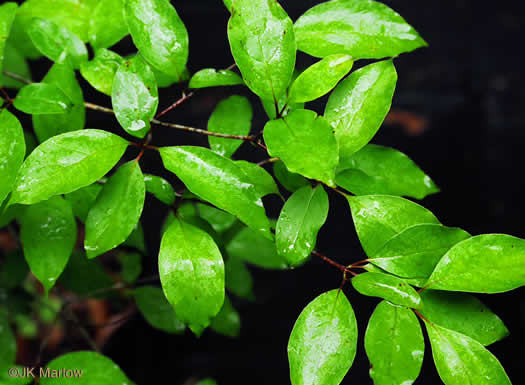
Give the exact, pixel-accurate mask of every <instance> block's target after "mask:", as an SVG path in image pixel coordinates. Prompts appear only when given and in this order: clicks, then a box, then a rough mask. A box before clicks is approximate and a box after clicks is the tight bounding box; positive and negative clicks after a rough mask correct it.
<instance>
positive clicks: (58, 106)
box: [13, 83, 73, 114]
mask: <svg viewBox="0 0 525 385" xmlns="http://www.w3.org/2000/svg"><path fill="white" fill-rule="evenodd" d="M13 104H14V106H15V107H16V108H17V109H18V110H20V111H22V112H25V113H26V114H65V113H66V112H67V111H68V110H70V109H71V107H72V106H73V104H72V102H71V99H69V98H68V97H67V95H66V94H65V93H64V92H63V91H62V90H61V89H60V88H59V87H58V86H56V85H55V84H47V83H33V84H28V85H27V86H24V87H23V88H22V89H21V90H20V92H19V93H18V95H17V96H16V98H15V102H14V103H13Z"/></svg>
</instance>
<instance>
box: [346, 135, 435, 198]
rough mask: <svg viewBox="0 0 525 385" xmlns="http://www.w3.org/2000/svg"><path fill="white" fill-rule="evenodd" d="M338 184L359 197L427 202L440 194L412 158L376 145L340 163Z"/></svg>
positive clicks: (371, 145)
mask: <svg viewBox="0 0 525 385" xmlns="http://www.w3.org/2000/svg"><path fill="white" fill-rule="evenodd" d="M336 183H337V185H338V186H341V187H343V188H345V189H346V190H348V191H350V192H352V193H353V194H355V195H368V194H387V195H399V196H408V197H413V198H416V199H423V198H424V197H426V196H427V195H429V194H434V193H437V192H439V188H438V187H437V186H436V185H435V184H434V182H433V181H432V179H430V177H429V176H428V175H426V174H425V173H424V172H423V171H421V169H420V168H419V167H418V166H417V165H416V164H415V163H414V162H413V161H412V160H411V159H410V158H409V157H408V156H406V155H405V154H403V153H402V152H400V151H397V150H394V149H393V148H389V147H383V146H377V145H374V144H368V145H366V146H365V147H363V148H362V149H361V150H359V151H357V152H356V153H354V154H353V155H351V156H349V157H347V158H345V159H342V160H341V162H339V166H338V167H337V175H336Z"/></svg>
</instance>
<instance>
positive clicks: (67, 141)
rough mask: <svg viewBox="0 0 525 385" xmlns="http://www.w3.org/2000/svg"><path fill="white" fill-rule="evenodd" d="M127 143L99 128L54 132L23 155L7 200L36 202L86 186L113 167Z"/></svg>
mask: <svg viewBox="0 0 525 385" xmlns="http://www.w3.org/2000/svg"><path fill="white" fill-rule="evenodd" d="M127 146H128V142H127V141H126V140H124V139H122V138H121V137H119V136H117V135H114V134H111V133H109V132H106V131H102V130H94V129H89V130H81V131H74V132H68V133H65V134H61V135H57V136H55V137H53V138H51V139H49V140H47V141H46V142H44V143H42V144H41V145H40V146H38V147H37V148H36V149H35V150H34V151H33V152H32V153H31V155H29V156H28V157H27V159H26V160H25V162H24V164H23V165H22V167H21V168H20V172H19V173H18V176H17V178H16V182H15V187H14V188H13V194H12V196H11V200H10V203H11V204H13V203H23V204H32V203H37V202H40V201H42V200H45V199H48V198H50V197H52V196H53V195H58V194H67V193H70V192H72V191H75V190H78V189H79V188H81V187H85V186H88V185H90V184H92V183H94V182H96V181H97V180H98V179H100V178H102V177H103V176H104V175H105V174H106V173H107V172H108V171H109V170H111V169H112V168H113V166H114V165H115V163H117V162H118V160H119V159H120V157H121V156H122V154H124V151H125V150H126V148H127Z"/></svg>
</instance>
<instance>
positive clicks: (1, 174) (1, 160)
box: [0, 109, 26, 210]
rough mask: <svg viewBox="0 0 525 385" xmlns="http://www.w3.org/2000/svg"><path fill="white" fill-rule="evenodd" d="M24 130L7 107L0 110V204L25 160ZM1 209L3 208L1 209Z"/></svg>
mask: <svg viewBox="0 0 525 385" xmlns="http://www.w3.org/2000/svg"><path fill="white" fill-rule="evenodd" d="M25 153H26V145H25V140H24V131H23V129H22V125H21V124H20V122H19V121H18V119H17V118H16V117H15V116H14V115H13V114H11V113H10V112H9V111H8V110H7V109H5V110H3V111H2V112H0V180H1V181H2V183H1V184H0V205H1V204H2V202H3V201H4V199H5V198H6V197H7V194H9V192H10V191H11V189H12V187H13V185H14V183H15V179H16V175H17V174H18V170H19V169H20V166H21V165H22V162H23V161H24V155H25ZM0 210H1V209H0Z"/></svg>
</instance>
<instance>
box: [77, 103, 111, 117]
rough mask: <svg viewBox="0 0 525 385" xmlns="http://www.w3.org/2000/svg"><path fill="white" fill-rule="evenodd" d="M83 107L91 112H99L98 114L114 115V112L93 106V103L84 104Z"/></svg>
mask: <svg viewBox="0 0 525 385" xmlns="http://www.w3.org/2000/svg"><path fill="white" fill-rule="evenodd" d="M84 106H85V107H86V108H89V109H91V110H95V111H100V112H105V113H106V114H112V115H114V114H115V112H114V111H113V110H112V109H111V108H107V107H102V106H99V105H98V104H93V103H89V102H84Z"/></svg>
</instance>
